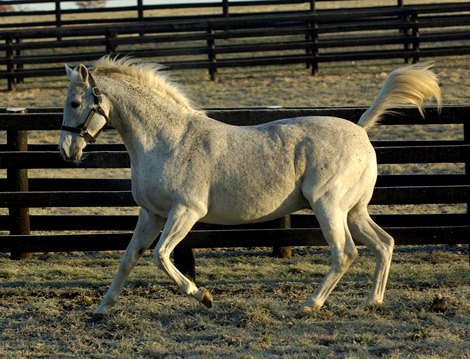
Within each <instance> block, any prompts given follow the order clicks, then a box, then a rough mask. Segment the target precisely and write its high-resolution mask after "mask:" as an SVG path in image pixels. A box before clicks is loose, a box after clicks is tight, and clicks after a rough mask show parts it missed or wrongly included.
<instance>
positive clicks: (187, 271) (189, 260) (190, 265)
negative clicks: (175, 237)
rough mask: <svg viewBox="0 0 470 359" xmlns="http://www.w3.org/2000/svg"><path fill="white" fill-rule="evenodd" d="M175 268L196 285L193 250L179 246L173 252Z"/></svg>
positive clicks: (182, 245)
mask: <svg viewBox="0 0 470 359" xmlns="http://www.w3.org/2000/svg"><path fill="white" fill-rule="evenodd" d="M173 262H174V264H175V267H176V268H177V269H178V270H179V271H180V272H181V273H182V274H183V275H184V276H185V277H186V278H188V279H189V280H191V281H192V282H194V283H196V261H195V259H194V253H193V249H192V248H189V247H186V246H185V245H184V244H179V245H177V246H176V248H175V250H174V251H173Z"/></svg>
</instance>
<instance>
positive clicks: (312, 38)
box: [305, 0, 318, 75]
mask: <svg viewBox="0 0 470 359" xmlns="http://www.w3.org/2000/svg"><path fill="white" fill-rule="evenodd" d="M315 13H316V9H315V0H310V14H311V15H313V16H314V15H315ZM308 27H309V30H308V31H307V33H306V34H305V40H306V41H307V43H308V45H313V47H312V48H307V49H305V52H306V54H307V55H309V54H311V55H312V57H313V61H312V63H309V62H307V64H306V67H307V69H308V68H309V67H310V66H311V67H312V75H316V74H317V72H318V61H317V57H318V24H317V22H316V21H310V22H309V24H308Z"/></svg>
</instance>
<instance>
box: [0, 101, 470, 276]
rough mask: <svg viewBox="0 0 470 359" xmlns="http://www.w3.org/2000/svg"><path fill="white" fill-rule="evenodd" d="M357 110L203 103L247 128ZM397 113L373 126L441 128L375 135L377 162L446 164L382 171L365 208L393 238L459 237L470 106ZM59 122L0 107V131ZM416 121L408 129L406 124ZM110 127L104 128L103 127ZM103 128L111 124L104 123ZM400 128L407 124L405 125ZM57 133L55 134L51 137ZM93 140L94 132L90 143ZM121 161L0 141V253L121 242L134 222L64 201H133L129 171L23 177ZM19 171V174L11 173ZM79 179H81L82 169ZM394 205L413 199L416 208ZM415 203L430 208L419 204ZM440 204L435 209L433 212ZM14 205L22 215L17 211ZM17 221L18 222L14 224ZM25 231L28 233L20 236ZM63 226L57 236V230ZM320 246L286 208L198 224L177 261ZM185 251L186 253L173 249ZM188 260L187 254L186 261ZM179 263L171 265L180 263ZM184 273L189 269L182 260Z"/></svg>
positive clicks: (101, 149) (89, 204) (315, 232)
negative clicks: (440, 130)
mask: <svg viewBox="0 0 470 359" xmlns="http://www.w3.org/2000/svg"><path fill="white" fill-rule="evenodd" d="M364 110H365V108H295V109H289V108H279V109H223V110H209V111H208V114H209V115H210V116H211V117H214V118H216V119H219V120H221V121H224V122H227V123H231V124H238V125H251V124H257V123H262V122H267V121H270V120H275V119H279V118H286V117H296V116H306V115H329V116H338V117H342V118H346V119H349V120H351V121H357V119H358V118H359V116H360V115H361V114H362V112H363V111H364ZM401 112H403V113H404V115H402V116H395V117H391V116H389V117H387V118H386V119H385V120H384V122H383V124H382V125H381V126H383V128H393V127H394V126H397V125H403V124H406V125H409V126H412V125H415V126H418V127H419V126H432V125H439V126H448V129H446V131H445V132H446V133H447V135H446V137H448V136H449V133H450V134H451V135H452V136H451V138H450V139H449V138H444V139H436V138H434V139H432V140H426V139H420V140H393V141H384V140H380V139H377V140H375V141H373V145H374V147H375V149H376V152H377V157H378V162H379V169H380V168H381V167H380V166H385V165H387V164H392V165H407V164H420V165H422V166H423V167H425V166H431V167H432V164H436V163H437V164H448V165H449V166H450V167H449V168H444V170H437V171H436V170H432V169H431V170H429V171H423V172H421V173H417V174H415V173H405V174H403V173H388V170H387V171H386V172H384V171H382V172H383V173H381V174H380V175H379V178H378V182H377V184H376V188H375V192H374V195H373V198H372V202H371V204H372V205H375V206H377V207H378V208H380V211H378V213H376V214H374V215H373V218H374V220H375V221H376V222H377V223H379V224H380V225H381V226H383V227H384V228H385V229H386V230H387V231H388V232H390V233H391V234H392V235H393V236H394V237H395V239H396V243H397V244H399V245H420V244H442V243H446V244H458V243H469V238H470V215H469V213H468V205H469V203H470V166H469V162H470V136H469V134H470V131H469V127H470V108H469V107H465V106H446V107H444V108H443V111H442V113H441V114H439V113H438V112H437V111H436V110H435V109H433V108H428V109H427V110H426V119H424V120H423V119H422V118H421V117H420V115H419V113H418V112H417V111H415V110H411V109H406V110H402V111H401ZM61 122H62V113H61V110H60V109H55V108H54V109H27V110H24V111H16V112H7V111H6V110H0V131H6V132H7V134H8V136H7V137H8V138H11V137H13V136H14V134H18V133H21V134H23V136H27V134H28V133H31V131H47V130H48V131H51V130H53V131H56V132H55V134H56V135H57V136H58V129H59V127H60V125H61ZM415 128H417V127H415ZM110 130H111V129H110ZM111 131H112V130H111ZM409 131H413V127H410V129H409ZM57 138H58V137H57ZM101 140H102V139H101V138H100V141H101ZM128 167H129V158H128V155H127V153H126V151H125V148H124V146H123V145H122V144H119V143H117V144H116V143H113V144H107V143H101V144H96V145H90V146H89V147H88V151H87V156H86V159H85V160H84V161H83V162H81V163H80V164H78V165H76V164H70V163H66V162H64V161H63V160H62V159H61V158H60V155H59V152H58V150H57V144H29V145H27V144H26V143H25V142H24V141H23V144H22V145H21V146H17V147H15V146H13V147H12V143H10V142H8V143H5V144H0V168H2V169H6V170H7V173H6V177H5V178H0V208H2V207H3V208H5V209H8V210H9V213H4V214H2V215H0V231H3V233H4V234H2V235H0V252H12V253H17V256H20V254H21V253H28V252H52V251H95V250H122V249H125V247H126V246H127V243H128V241H129V239H130V236H131V233H132V230H133V228H134V226H135V223H136V216H135V215H129V214H113V213H111V214H109V213H108V214H103V215H99V214H98V215H97V214H75V213H74V208H78V207H85V208H89V209H90V210H93V209H94V208H93V207H111V208H113V207H133V206H135V202H134V200H133V198H132V194H131V192H130V186H131V183H130V179H129V178H107V177H109V176H105V177H106V178H95V177H94V176H93V175H92V176H91V177H85V178H76V176H73V175H70V176H66V177H65V178H45V177H38V176H37V175H36V176H31V175H30V176H28V173H27V171H28V170H32V169H64V170H65V169H73V171H74V173H80V174H83V173H86V172H85V171H89V170H92V169H112V168H128ZM19 171H22V172H21V175H19ZM82 177H83V176H82ZM397 205H410V206H421V207H422V208H421V210H420V212H419V213H414V210H411V211H410V210H409V209H408V210H407V209H406V208H405V209H402V210H401V211H398V212H396V211H393V207H390V206H397ZM425 205H430V206H431V207H430V208H427V207H426V206H425ZM442 206H447V207H449V208H447V207H445V209H444V210H441V208H442ZM55 207H67V208H69V212H71V213H69V214H53V213H43V214H34V215H30V214H29V212H28V209H31V208H55ZM18 209H23V212H22V213H23V214H18ZM21 228H22V229H21ZM29 231H31V233H29ZM65 231H67V232H66V233H64V232H65ZM317 245H325V242H324V240H323V238H322V235H321V231H320V229H319V226H318V222H317V221H316V219H315V216H314V215H313V214H311V213H307V214H306V213H302V214H299V213H296V214H292V215H291V216H289V217H288V218H284V219H280V220H276V221H270V222H265V223H257V224H250V225H242V226H217V225H208V224H203V223H198V224H196V226H195V227H194V229H193V230H192V231H191V232H190V233H189V235H188V236H187V238H186V239H185V240H184V241H183V243H182V244H181V245H180V246H179V250H180V252H179V253H180V254H179V256H177V258H179V261H180V263H190V264H191V263H193V262H194V259H193V258H192V256H191V249H192V248H216V247H265V246H267V247H274V246H276V247H290V246H317ZM181 253H186V255H189V257H184V255H183V256H182V254H181ZM188 258H189V259H188ZM181 265H182V264H180V266H181ZM190 267H191V268H189V269H187V270H186V273H187V274H188V275H192V276H194V272H193V268H192V264H191V265H190Z"/></svg>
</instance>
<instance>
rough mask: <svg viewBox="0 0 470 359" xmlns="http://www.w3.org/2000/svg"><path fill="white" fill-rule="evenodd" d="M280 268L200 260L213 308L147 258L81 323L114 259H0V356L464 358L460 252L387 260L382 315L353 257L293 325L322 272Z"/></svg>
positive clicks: (367, 263)
mask: <svg viewBox="0 0 470 359" xmlns="http://www.w3.org/2000/svg"><path fill="white" fill-rule="evenodd" d="M295 254H296V255H295V256H294V257H293V258H291V259H287V260H285V259H284V260H283V259H276V258H271V257H269V256H268V255H267V253H266V252H261V251H256V250H251V251H248V252H246V251H245V252H244V253H243V254H242V255H240V252H228V253H227V252H224V251H204V252H200V253H199V254H198V255H197V259H198V263H199V267H198V273H199V281H200V283H201V284H203V285H205V286H206V287H208V288H209V289H210V290H211V291H212V293H213V295H214V299H215V307H214V308H212V309H211V310H208V309H205V308H204V307H202V306H200V305H199V304H198V303H196V302H195V301H194V300H193V299H190V298H187V297H186V296H183V295H181V294H179V293H177V290H176V288H175V287H174V285H173V284H171V283H170V282H169V280H168V279H167V278H166V277H165V276H164V275H163V274H162V272H160V271H156V269H155V266H154V265H153V264H152V263H151V260H150V256H149V255H146V256H145V257H144V258H143V259H142V260H141V262H140V264H139V265H138V267H137V268H136V269H135V271H134V272H133V274H132V275H131V278H130V281H129V283H128V285H127V286H126V289H125V290H124V292H123V294H122V296H121V299H120V301H119V302H118V304H117V305H116V307H115V310H114V311H113V313H112V315H111V316H110V318H108V319H107V320H105V321H103V322H92V321H91V320H90V316H89V315H90V313H91V311H92V310H93V309H94V308H95V307H96V305H97V304H98V302H99V300H100V297H101V296H102V294H103V292H104V291H105V289H106V287H107V285H108V284H109V282H110V280H111V278H112V276H113V275H114V271H115V267H116V266H117V263H118V258H119V254H115V253H101V254H96V255H94V256H90V255H89V254H76V253H74V254H54V255H43V256H40V257H35V258H33V259H32V260H30V261H27V262H22V263H17V262H11V261H10V260H8V259H7V258H6V257H5V256H3V257H0V278H1V280H2V282H3V288H2V291H1V293H0V313H1V318H0V357H5V358H19V357H22V358H28V357H35V358H39V357H41V358H43V357H54V358H68V357H71V358H72V357H73V358H78V357H90V358H129V357H133V358H140V357H146V358H180V357H181V358H183V357H184V358H199V357H202V356H204V357H233V358H258V357H266V358H268V357H269V358H272V357H285V358H307V357H339V358H373V357H385V358H409V357H413V358H468V353H469V350H470V346H469V344H468V337H469V334H470V333H469V327H470V320H469V319H470V304H469V301H468V298H469V297H470V286H469V283H470V278H469V272H468V249H467V250H466V251H465V250H464V248H460V249H459V248H456V247H453V248H447V247H441V248H434V249H431V248H424V249H423V248H420V249H419V250H418V251H416V250H414V249H407V250H406V251H404V250H402V251H399V253H397V254H395V257H394V263H393V265H392V272H391V276H390V282H389V286H388V292H387V295H386V302H385V304H384V306H383V307H363V306H361V305H362V303H363V300H364V297H365V295H366V294H367V291H368V289H369V287H370V280H371V272H372V270H373V266H374V260H373V258H372V257H371V256H370V255H369V254H368V253H367V252H364V253H362V256H361V257H359V259H358V261H357V262H356V263H355V264H354V265H353V267H352V268H351V270H350V271H349V273H348V274H347V275H346V276H345V278H344V279H343V281H342V282H341V283H340V285H339V286H338V288H337V289H336V290H335V292H334V293H333V295H332V296H331V297H330V300H329V302H328V304H327V305H326V307H324V308H323V309H322V310H321V311H320V312H319V313H317V314H315V315H313V316H311V317H309V318H305V319H301V320H297V319H294V318H293V313H294V310H295V309H296V308H297V307H298V306H299V305H300V304H301V303H302V302H303V300H305V299H306V297H307V295H308V294H309V293H310V292H311V291H312V290H313V288H314V287H315V285H317V284H318V283H319V280H320V279H321V276H322V275H323V274H324V273H325V271H326V270H327V266H328V264H329V254H328V253H327V252H326V251H325V250H323V249H318V250H304V249H303V250H297V251H296V253H295Z"/></svg>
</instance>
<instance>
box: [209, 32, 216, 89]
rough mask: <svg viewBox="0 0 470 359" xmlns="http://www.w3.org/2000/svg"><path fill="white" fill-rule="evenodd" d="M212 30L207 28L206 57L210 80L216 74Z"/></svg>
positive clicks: (213, 78)
mask: <svg viewBox="0 0 470 359" xmlns="http://www.w3.org/2000/svg"><path fill="white" fill-rule="evenodd" d="M213 35H214V30H213V29H212V28H211V27H209V28H208V29H207V57H208V59H209V75H210V78H211V80H212V81H214V80H215V77H216V74H217V59H216V57H215V39H214V36H213Z"/></svg>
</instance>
